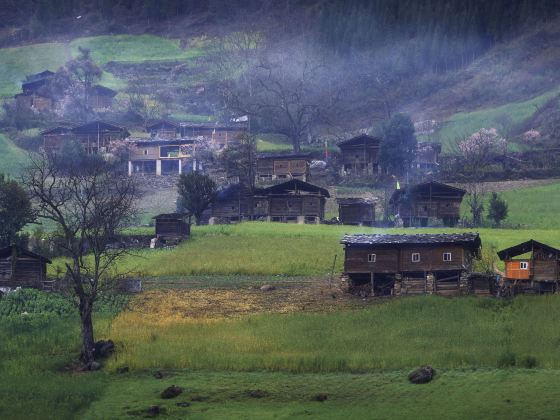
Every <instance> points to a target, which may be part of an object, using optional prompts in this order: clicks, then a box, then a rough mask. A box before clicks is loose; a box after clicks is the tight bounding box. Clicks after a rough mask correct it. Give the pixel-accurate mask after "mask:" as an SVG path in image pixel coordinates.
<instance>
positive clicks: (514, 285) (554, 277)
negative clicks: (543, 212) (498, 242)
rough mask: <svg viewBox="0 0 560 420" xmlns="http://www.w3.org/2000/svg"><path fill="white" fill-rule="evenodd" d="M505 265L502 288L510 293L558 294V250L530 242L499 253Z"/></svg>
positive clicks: (559, 273) (559, 257) (559, 266)
mask: <svg viewBox="0 0 560 420" xmlns="http://www.w3.org/2000/svg"><path fill="white" fill-rule="evenodd" d="M498 257H499V258H500V260H502V261H504V262H505V275H504V277H503V282H504V285H505V286H506V288H507V289H509V290H510V291H511V292H512V293H514V294H515V293H523V292H532V293H534V292H536V293H543V292H558V291H559V290H560V289H559V288H558V286H559V282H560V249H556V248H553V247H551V246H549V245H545V244H543V243H540V242H537V241H535V240H533V239H531V240H529V241H527V242H523V243H521V244H518V245H515V246H512V247H510V248H506V249H503V250H501V251H500V252H498Z"/></svg>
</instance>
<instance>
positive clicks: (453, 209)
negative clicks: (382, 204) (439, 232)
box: [389, 181, 466, 227]
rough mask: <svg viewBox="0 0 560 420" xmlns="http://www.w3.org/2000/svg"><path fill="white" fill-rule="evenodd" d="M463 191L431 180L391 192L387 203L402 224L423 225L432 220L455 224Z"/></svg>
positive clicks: (449, 224)
mask: <svg viewBox="0 0 560 420" xmlns="http://www.w3.org/2000/svg"><path fill="white" fill-rule="evenodd" d="M465 194H466V191H465V190H463V189H461V188H456V187H452V186H450V185H446V184H442V183H440V182H436V181H431V182H425V183H422V184H417V185H409V186H406V187H404V188H402V189H397V190H395V191H394V193H393V195H392V196H391V199H390V200H389V204H390V206H391V208H392V212H393V214H394V215H398V217H399V218H400V219H401V220H402V221H403V224H404V226H405V227H409V226H417V227H426V226H429V225H430V224H431V223H433V222H437V223H441V224H443V225H445V226H455V225H456V224H457V222H458V221H459V217H460V211H461V202H462V200H463V196H464V195H465Z"/></svg>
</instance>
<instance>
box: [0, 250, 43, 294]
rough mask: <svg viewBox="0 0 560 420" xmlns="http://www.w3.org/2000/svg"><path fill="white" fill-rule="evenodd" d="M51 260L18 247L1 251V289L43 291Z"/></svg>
mask: <svg viewBox="0 0 560 420" xmlns="http://www.w3.org/2000/svg"><path fill="white" fill-rule="evenodd" d="M50 263H51V260H49V259H48V258H46V257H43V256H41V255H39V254H35V253H34V252H31V251H29V250H27V249H24V248H22V247H20V246H17V245H12V246H8V247H5V248H2V249H0V288H2V289H4V288H6V289H11V288H15V287H31V288H35V289H43V285H44V283H45V282H46V281H47V264H50Z"/></svg>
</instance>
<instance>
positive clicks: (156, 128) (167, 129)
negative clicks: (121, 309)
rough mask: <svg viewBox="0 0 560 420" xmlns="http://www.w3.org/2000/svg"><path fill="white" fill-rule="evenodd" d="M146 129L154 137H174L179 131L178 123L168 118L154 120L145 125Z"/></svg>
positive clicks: (177, 135)
mask: <svg viewBox="0 0 560 420" xmlns="http://www.w3.org/2000/svg"><path fill="white" fill-rule="evenodd" d="M146 131H147V132H148V133H150V137H152V138H155V139H176V138H177V137H180V136H179V134H180V133H181V130H180V126H179V124H177V123H174V122H173V121H169V120H159V121H155V122H153V123H151V124H149V125H147V126H146Z"/></svg>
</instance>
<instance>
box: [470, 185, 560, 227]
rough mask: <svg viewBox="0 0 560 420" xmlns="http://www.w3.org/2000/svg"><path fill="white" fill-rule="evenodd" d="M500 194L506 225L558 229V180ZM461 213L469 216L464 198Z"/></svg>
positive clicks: (559, 223) (559, 188)
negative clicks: (505, 203)
mask: <svg viewBox="0 0 560 420" xmlns="http://www.w3.org/2000/svg"><path fill="white" fill-rule="evenodd" d="M500 195H501V196H502V198H503V199H504V200H506V202H507V204H508V217H507V219H506V220H505V221H504V222H503V223H504V224H505V225H506V226H519V227H522V228H531V229H551V228H552V229H560V218H559V217H558V214H560V182H555V183H552V184H549V185H542V186H533V187H528V188H519V189H514V190H509V191H503V192H501V193H500ZM488 199H489V196H488ZM461 214H462V215H464V216H465V217H467V218H469V210H468V206H467V203H466V200H463V203H462V205H461ZM485 214H486V212H485Z"/></svg>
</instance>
